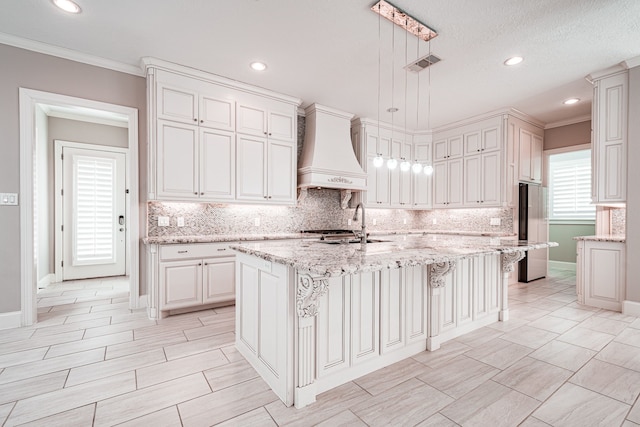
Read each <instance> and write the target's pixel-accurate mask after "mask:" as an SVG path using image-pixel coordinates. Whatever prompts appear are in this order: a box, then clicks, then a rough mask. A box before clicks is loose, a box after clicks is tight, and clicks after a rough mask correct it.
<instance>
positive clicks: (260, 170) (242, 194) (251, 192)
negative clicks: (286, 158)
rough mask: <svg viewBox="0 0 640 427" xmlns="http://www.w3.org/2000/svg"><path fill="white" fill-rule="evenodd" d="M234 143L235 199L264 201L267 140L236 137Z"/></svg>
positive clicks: (265, 195)
mask: <svg viewBox="0 0 640 427" xmlns="http://www.w3.org/2000/svg"><path fill="white" fill-rule="evenodd" d="M236 143H237V156H238V158H237V169H236V198H237V199H238V200H255V201H258V200H261V201H266V200H267V193H266V190H267V182H266V167H267V139H266V138H258V137H254V136H245V135H236Z"/></svg>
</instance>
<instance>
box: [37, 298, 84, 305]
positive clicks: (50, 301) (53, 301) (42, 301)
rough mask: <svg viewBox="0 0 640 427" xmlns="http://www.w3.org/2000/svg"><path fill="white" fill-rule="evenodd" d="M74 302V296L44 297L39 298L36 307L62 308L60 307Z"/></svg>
mask: <svg viewBox="0 0 640 427" xmlns="http://www.w3.org/2000/svg"><path fill="white" fill-rule="evenodd" d="M74 302H76V297H74V296H64V295H63V296H59V297H44V298H39V299H38V302H37V305H38V307H53V306H62V305H70V304H73V303H74Z"/></svg>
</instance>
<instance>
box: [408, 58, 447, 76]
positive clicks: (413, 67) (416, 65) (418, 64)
mask: <svg viewBox="0 0 640 427" xmlns="http://www.w3.org/2000/svg"><path fill="white" fill-rule="evenodd" d="M438 62H440V58H438V57H437V56H435V55H427V56H424V57H422V58H420V59H418V60H417V61H413V62H412V63H411V64H409V65H407V66H406V67H405V68H406V69H407V70H409V71H413V72H414V73H419V72H420V71H422V70H424V69H425V68H427V67H430V66H432V65H433V64H436V63H438Z"/></svg>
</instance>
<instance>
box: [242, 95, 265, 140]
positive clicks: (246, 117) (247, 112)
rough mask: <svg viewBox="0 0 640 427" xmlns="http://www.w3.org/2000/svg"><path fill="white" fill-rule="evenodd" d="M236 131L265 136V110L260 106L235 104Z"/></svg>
mask: <svg viewBox="0 0 640 427" xmlns="http://www.w3.org/2000/svg"><path fill="white" fill-rule="evenodd" d="M236 132H240V133H245V134H249V135H255V136H265V137H266V136H267V110H266V109H264V108H261V107H256V106H252V105H247V104H242V103H238V104H236Z"/></svg>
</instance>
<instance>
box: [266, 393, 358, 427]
mask: <svg viewBox="0 0 640 427" xmlns="http://www.w3.org/2000/svg"><path fill="white" fill-rule="evenodd" d="M368 399H371V395H370V394H369V393H367V392H366V391H364V390H363V389H362V388H360V387H358V386H357V385H356V384H355V383H353V382H348V383H346V384H343V385H341V386H338V387H336V388H334V389H331V390H329V391H326V392H324V393H322V394H320V395H319V396H317V398H316V402H315V403H313V404H311V405H309V406H306V407H304V408H302V409H296V408H294V407H290V408H287V407H286V406H285V405H284V403H282V402H281V401H280V400H277V401H275V402H272V403H270V404H268V405H266V406H265V408H266V409H267V411H269V414H270V415H271V417H273V419H274V420H275V422H276V423H277V424H278V425H287V426H301V427H302V426H309V425H315V424H318V423H320V422H323V421H325V420H327V419H329V418H331V417H333V416H335V415H338V414H339V413H340V412H342V411H344V410H345V409H349V408H350V407H352V406H354V405H357V404H359V403H360V402H362V401H364V400H368Z"/></svg>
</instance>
